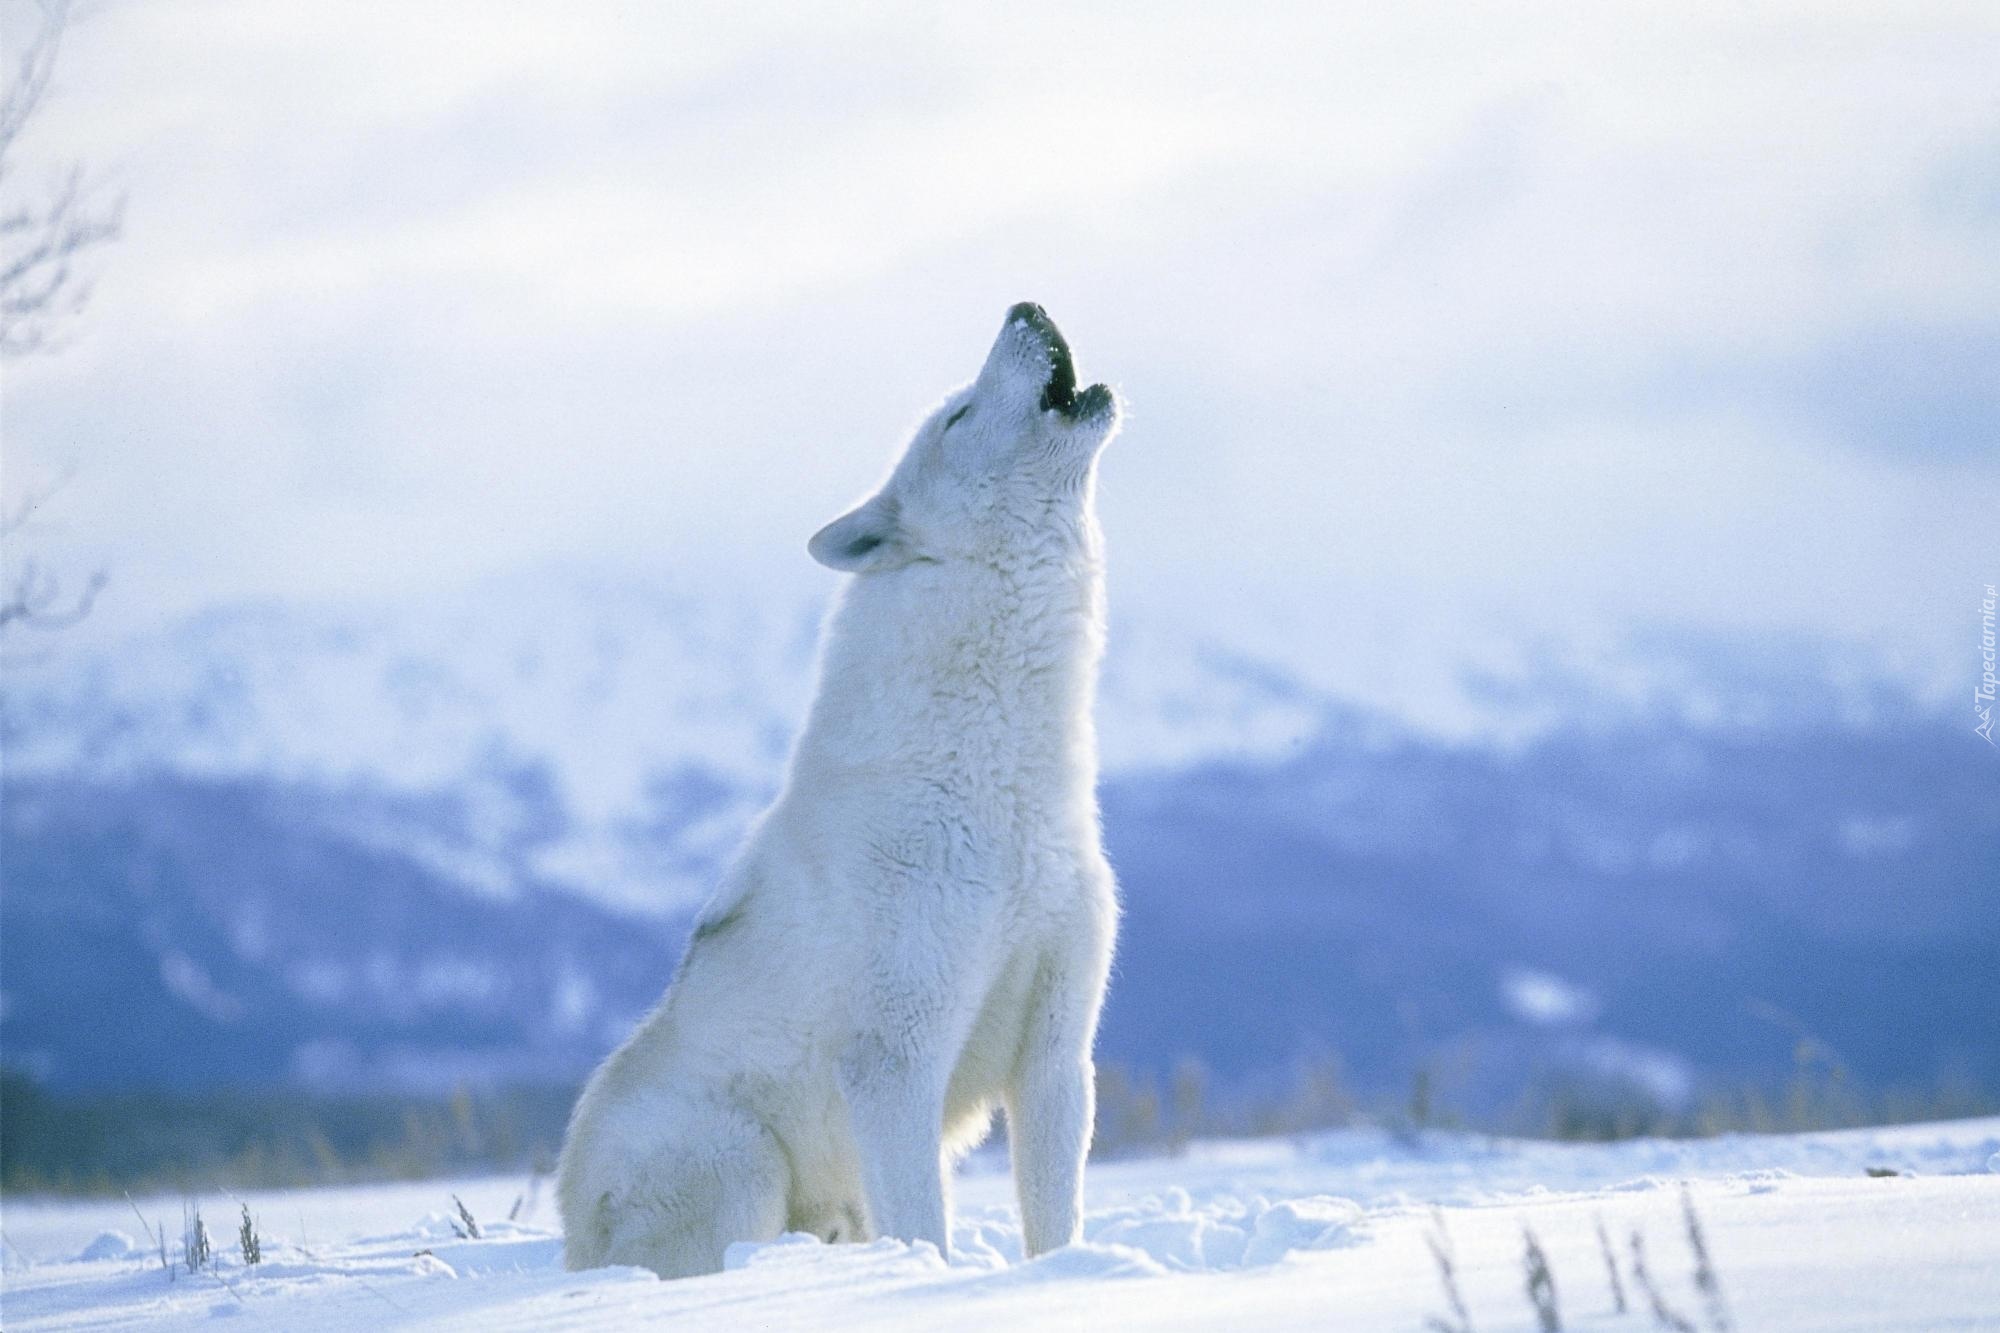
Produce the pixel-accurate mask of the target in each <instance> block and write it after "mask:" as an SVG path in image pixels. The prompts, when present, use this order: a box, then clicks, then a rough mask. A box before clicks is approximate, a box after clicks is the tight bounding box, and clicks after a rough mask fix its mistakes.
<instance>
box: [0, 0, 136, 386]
mask: <svg viewBox="0 0 2000 1333" xmlns="http://www.w3.org/2000/svg"><path fill="white" fill-rule="evenodd" d="M68 22H69V5H68V3H67V0H45V3H44V4H43V5H42V27H41V31H40V32H38V33H37V34H36V36H35V39H34V40H33V41H32V42H30V43H29V44H28V47H27V49H26V50H25V51H23V52H22V53H21V56H20V58H19V59H18V60H17V61H16V62H15V65H14V70H13V75H12V78H11V79H10V80H9V82H8V85H7V87H6V89H5V91H4V92H0V182H5V181H7V180H9V179H10V178H11V176H12V175H13V161H12V158H13V149H14V146H15V144H16V142H17V141H18V140H19V138H20V136H21V133H22V131H23V130H24V129H25V128H26V127H27V125H28V122H29V121H30V120H32V119H33V118H34V116H35V113H36V112H37V111H38V110H39V109H40V108H41V106H42V103H43V100H44V98H45V97H46V96H47V94H48V90H49V83H50V79H51V77H52V76H53V74H54V72H55V64H56V56H57V54H58V53H59V52H60V51H61V49H62V37H63V32H64V30H65V29H66V27H67V25H68ZM124 211H125V203H124V200H123V199H122V198H120V199H113V200H111V201H109V202H106V203H102V204H100V203H98V202H96V201H94V200H93V199H92V198H91V190H90V186H89V183H88V181H87V180H86V178H85V175H84V171H83V168H82V166H81V165H80V164H76V163H72V164H70V165H69V166H68V167H67V168H66V169H64V170H63V171H62V172H61V174H60V177H59V179H58V182H57V184H56V185H55V187H54V189H53V190H52V191H51V193H50V194H49V195H48V197H47V198H44V199H28V200H16V199H9V200H7V201H5V202H4V203H0V360H12V359H16V358H19V357H23V356H28V355H30V354H32V353H35V352H45V351H52V350H54V349H55V348H57V347H59V346H60V345H61V337H60V335H61V332H62V330H63V328H64V326H65V325H67V324H68V323H69V321H70V320H71V319H73V318H74V317H75V316H76V315H77V314H79V313H80V312H81V311H82V310H83V307H84V306H85V305H86V304H87V303H88V302H89V300H90V284H89V282H88V281H86V280H85V279H84V278H83V277H82V276H81V275H80V274H79V271H78V260H79V258H80V257H81V256H83V255H84V254H85V253H86V252H87V251H90V250H93V249H95V248H96V247H98V246H100V245H103V244H105V243H106V242H109V241H112V240H115V239H116V238H117V237H118V235H119V232H120V230H121V228H122V227H123V225H124Z"/></svg>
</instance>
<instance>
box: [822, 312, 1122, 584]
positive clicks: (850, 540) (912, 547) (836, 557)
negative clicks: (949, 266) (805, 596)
mask: <svg viewBox="0 0 2000 1333" xmlns="http://www.w3.org/2000/svg"><path fill="white" fill-rule="evenodd" d="M1117 430H1118V402H1117V399H1116V398H1115V397H1114V396H1113V395H1112V392H1111V390H1110V389H1108V388H1106V387H1105V386H1104V385H1102V384H1093V385H1091V386H1090V387H1089V388H1087V389H1084V390H1082V391H1081V392H1079V391H1078V390H1077V387H1076V363H1075V362H1074V361H1073V360H1072V359H1071V357H1070V350H1069V344H1068V343H1066V342H1064V341H1063V336H1062V334H1061V333H1059V332H1057V330H1056V326H1055V324H1054V323H1053V322H1052V321H1051V320H1050V319H1049V317H1048V314H1047V313H1046V312H1045V311H1043V309H1042V308H1041V307H1040V306H1038V305H1034V304H1032V303H1030V302H1026V301H1024V302H1022V303H1021V304H1020V305H1017V306H1015V307H1014V308H1013V309H1012V310H1009V311H1008V312H1007V320H1006V323H1005V324H1003V325H1002V326H1001V328H1000V336H999V337H998V338H997V339H995V340H994V343H993V350H992V351H991V352H989V353H987V356H986V364H985V366H984V367H982V368H981V369H980V372H979V378H978V379H976V380H974V381H973V382H972V383H971V384H969V385H967V386H966V387H965V388H963V389H960V390H959V391H958V392H957V393H954V394H952V395H951V397H949V398H947V399H945V401H944V403H943V404H942V405H941V406H939V407H938V409H937V410H936V411H934V412H932V413H931V415H930V417H929V418H928V419H927V420H925V422H924V424H923V425H922V426H921V427H919V428H918V430H917V433H916V436H915V438H913V439H912V440H911V441H910V446H909V448H908V449H907V450H906V451H905V452H904V454H903V459H902V461H901V462H900V463H898V464H897V465H896V470H895V471H894V472H893V473H891V474H890V476H889V481H888V483H887V484H886V485H884V486H883V487H882V489H881V491H880V492H878V493H877V494H876V495H874V496H873V497H872V498H870V499H868V500H867V501H865V502H863V503H862V504H861V505H860V506H859V507H858V508H856V509H854V510H853V511H852V512H851V513H847V514H843V515H842V516H841V517H839V518H837V519H835V520H834V521H833V522H831V523H829V524H827V525H826V526H825V527H824V528H821V529H820V530H819V532H818V533H816V534H815V535H814V536H813V539H812V541H811V542H810V543H809V544H808V546H807V549H808V550H809V551H810V552H811V553H812V557H813V559H815V560H817V561H819V562H820V563H821V564H823V565H827V566H829V567H831V568H833V569H841V570H848V571H851V572H854V573H864V574H865V573H880V572H886V571H888V570H892V569H900V568H902V567H903V566H906V565H909V564H912V563H915V562H918V561H932V562H939V561H947V560H991V559H994V558H995V557H996V556H998V555H1000V554H1001V553H1004V552H1008V551H1011V550H1014V549H1016V548H1019V547H1021V546H1023V545H1030V546H1041V547H1046V546H1048V545H1049V544H1050V543H1051V542H1060V541H1062V540H1063V539H1064V538H1065V537H1066V536H1068V535H1070V534H1072V533H1075V532H1080V531H1081V529H1082V527H1083V524H1084V523H1085V521H1086V519H1087V515H1086V510H1087V508H1088V505H1089V502H1090V490H1091V487H1090V480H1091V472H1092V469H1093V468H1094V466H1095V465H1096V462H1097V454H1098V451H1099V450H1100V449H1102V448H1103V447H1104V445H1105V443H1106V442H1107V441H1109V440H1110V438H1111V437H1112V435H1113V434H1115V433H1116V432H1117Z"/></svg>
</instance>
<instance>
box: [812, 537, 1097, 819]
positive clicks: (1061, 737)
mask: <svg viewBox="0 0 2000 1333" xmlns="http://www.w3.org/2000/svg"><path fill="white" fill-rule="evenodd" d="M1103 606H1104V588H1103V573H1102V564H1101V560H1100V558H1099V555H1098V552H1097V550H1096V547H1095V543H1094V542H1093V543H1090V544H1089V545H1087V546H1085V547H1082V548H1080V549H1079V548H1068V549H1065V550H1062V551H1052V552H1049V553H1048V554H1047V555H1046V556H1045V557H1042V558H1036V559H1023V560H1020V561H1017V562H1012V563H1007V564H1000V565H993V566H981V567H978V568H974V569H967V568H964V567H949V566H938V567H936V568H934V569H932V568H924V567H917V568H913V569H910V570H906V571H902V572H901V573H900V574H899V575H897V576H894V577H890V578H880V579H877V578H863V579H860V580H857V581H856V582H855V583H854V584H853V585H851V586H850V587H849V588H848V590H847V593H846V595H845V596H844V597H843V598H842V601H841V605H840V607H839V608H838V609H837V610H836V611H835V613H834V615H833V618H832V620H831V622H830V623H829V626H828V631H827V640H826V647H825V652H824V655H823V661H822V666H821V678H820V685H819V691H818V695H817V697H816V698H815V699H814V701H813V709H812V716H811V717H810V719H809V720H808V722H807V725H806V730H805V733H804V735H802V736H801V738H800V743H799V752H798V758H799V760H800V761H801V762H805V763H824V764H831V765H834V766H837V767H850V766H852V767H868V766H873V765H878V764H888V765H896V766H903V765H911V766H916V767H926V766H934V767H936V768H938V769H939V770H940V771H949V770H951V769H954V768H958V767H964V768H967V769H973V768H981V769H985V770H987V771H989V772H991V773H993V774H994V775H995V776H996V777H1002V778H1004V777H1005V776H1006V775H1007V774H1008V773H1009V772H1010V771H1012V770H1035V771H1040V772H1047V771H1048V770H1050V769H1051V768H1054V769H1056V770H1059V771H1060V772H1061V773H1062V774H1064V775H1066V776H1071V777H1073V778H1075V779H1077V780H1081V781H1086V782H1089V781H1094V779H1095V764H1096V756H1095V749H1096V747H1095V742H1094V735H1093V732H1092V728H1091V709H1092V706H1093V704H1094V702H1095V696H1096V683H1097V669H1098V662H1099V659H1100V658H1101V656H1102V653H1103V638H1104V629H1103V623H1104V613H1103Z"/></svg>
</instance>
